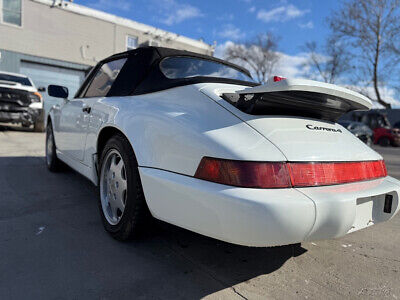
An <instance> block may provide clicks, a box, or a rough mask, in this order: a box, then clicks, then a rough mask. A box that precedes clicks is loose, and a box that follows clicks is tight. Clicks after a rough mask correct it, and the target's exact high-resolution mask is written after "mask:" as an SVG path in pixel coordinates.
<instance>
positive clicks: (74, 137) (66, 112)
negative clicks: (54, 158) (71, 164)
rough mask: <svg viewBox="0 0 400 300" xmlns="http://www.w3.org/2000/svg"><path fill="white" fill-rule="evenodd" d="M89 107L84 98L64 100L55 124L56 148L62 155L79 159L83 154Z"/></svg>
mask: <svg viewBox="0 0 400 300" xmlns="http://www.w3.org/2000/svg"><path fill="white" fill-rule="evenodd" d="M89 114H90V109H89V107H87V105H86V104H85V99H83V98H80V99H79V98H78V99H71V100H64V102H63V103H62V104H61V106H60V118H59V122H58V126H56V131H57V132H56V135H58V138H57V149H58V150H60V151H61V152H62V153H63V154H64V155H66V156H68V157H70V158H73V159H75V160H78V161H81V160H82V159H83V155H84V148H85V141H86V132H87V127H88V124H89Z"/></svg>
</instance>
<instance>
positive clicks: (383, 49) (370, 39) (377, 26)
mask: <svg viewBox="0 0 400 300" xmlns="http://www.w3.org/2000/svg"><path fill="white" fill-rule="evenodd" d="M399 18H400V0H349V1H348V2H345V3H344V4H343V5H342V7H341V8H340V9H339V10H338V11H337V12H334V13H333V14H332V17H331V18H329V19H328V21H329V25H330V27H331V29H332V31H333V33H334V35H335V36H336V37H338V38H340V39H341V40H343V41H345V42H347V44H346V45H347V48H348V49H350V50H351V51H352V54H353V55H354V58H357V59H358V60H359V62H358V63H357V66H356V67H357V69H360V70H362V69H363V68H364V67H366V69H365V71H361V72H364V74H365V75H367V77H368V78H365V79H364V80H365V82H372V83H373V87H374V90H375V94H376V99H377V101H378V102H379V103H380V104H381V105H383V106H384V107H386V108H390V104H388V103H386V102H385V101H384V100H383V99H382V97H381V93H380V87H379V85H380V84H381V83H382V82H383V80H384V74H385V73H386V74H388V73H391V72H392V70H393V68H394V66H396V65H397V63H398V62H399V58H398V56H396V51H399V46H400V21H399ZM383 70H384V71H385V73H383V72H382V71H383Z"/></svg>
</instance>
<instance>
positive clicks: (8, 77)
mask: <svg viewBox="0 0 400 300" xmlns="http://www.w3.org/2000/svg"><path fill="white" fill-rule="evenodd" d="M0 81H9V82H16V83H20V84H22V85H27V86H32V84H31V81H30V80H29V79H28V77H22V76H15V75H11V74H0Z"/></svg>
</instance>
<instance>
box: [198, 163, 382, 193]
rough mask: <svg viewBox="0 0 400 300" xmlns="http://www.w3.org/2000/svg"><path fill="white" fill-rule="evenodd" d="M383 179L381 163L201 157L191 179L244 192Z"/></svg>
mask: <svg viewBox="0 0 400 300" xmlns="http://www.w3.org/2000/svg"><path fill="white" fill-rule="evenodd" d="M385 176H387V171H386V166H385V162H384V161H383V160H379V161H363V162H340V163H337V162H332V163H325V162H324V163H319V162H315V163H283V162H272V163H271V162H248V161H236V160H225V159H216V158H211V157H203V158H202V160H201V162H200V164H199V167H198V168H197V171H196V174H195V175H194V177H196V178H199V179H203V180H208V181H212V182H216V183H221V184H225V185H232V186H239V187H248V188H288V187H306V186H322V185H333V184H343V183H349V182H356V181H364V180H371V179H376V178H381V177H385Z"/></svg>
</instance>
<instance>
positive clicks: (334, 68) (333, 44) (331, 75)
mask: <svg viewBox="0 0 400 300" xmlns="http://www.w3.org/2000/svg"><path fill="white" fill-rule="evenodd" d="M303 48H304V50H306V51H307V52H308V54H309V57H308V60H307V61H306V62H305V64H304V66H306V67H309V68H310V71H311V73H313V74H315V73H316V74H317V75H318V77H320V78H322V79H323V80H324V81H325V82H327V83H335V81H336V80H337V78H338V77H339V76H340V75H341V74H343V73H344V72H346V71H347V70H348V69H349V68H350V65H349V56H348V54H347V53H346V51H345V49H344V48H343V47H342V46H341V45H340V43H339V42H338V41H337V39H336V38H335V37H331V38H329V39H328V40H327V43H326V45H325V47H324V49H321V53H320V52H319V51H318V46H317V43H316V42H308V43H306V44H305V45H304V47H303Z"/></svg>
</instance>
